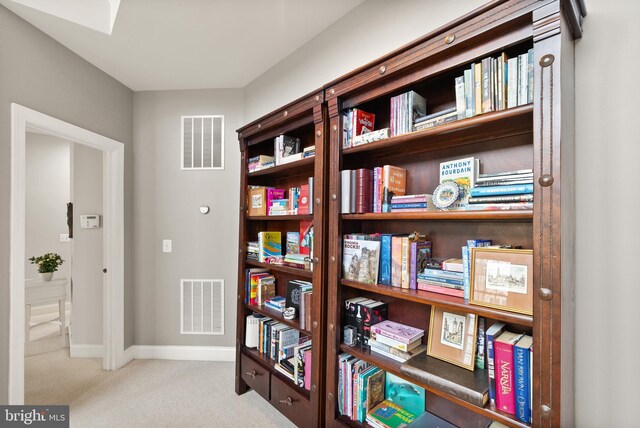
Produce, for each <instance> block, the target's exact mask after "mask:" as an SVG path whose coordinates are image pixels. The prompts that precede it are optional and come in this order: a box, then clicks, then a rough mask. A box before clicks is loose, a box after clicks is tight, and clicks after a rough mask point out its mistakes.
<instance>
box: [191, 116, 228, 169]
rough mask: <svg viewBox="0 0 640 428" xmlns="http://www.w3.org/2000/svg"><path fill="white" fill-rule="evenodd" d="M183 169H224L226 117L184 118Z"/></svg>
mask: <svg viewBox="0 0 640 428" xmlns="http://www.w3.org/2000/svg"><path fill="white" fill-rule="evenodd" d="M182 169H183V170H201V169H224V116H182Z"/></svg>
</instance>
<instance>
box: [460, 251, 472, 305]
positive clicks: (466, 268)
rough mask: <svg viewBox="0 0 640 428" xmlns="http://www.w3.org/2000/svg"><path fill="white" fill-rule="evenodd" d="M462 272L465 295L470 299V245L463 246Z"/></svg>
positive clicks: (466, 299) (465, 298)
mask: <svg viewBox="0 0 640 428" xmlns="http://www.w3.org/2000/svg"><path fill="white" fill-rule="evenodd" d="M462 273H463V274H464V279H463V280H462V287H463V291H464V293H463V297H464V300H465V301H468V300H469V292H470V289H471V260H470V257H469V247H467V246H464V247H462Z"/></svg>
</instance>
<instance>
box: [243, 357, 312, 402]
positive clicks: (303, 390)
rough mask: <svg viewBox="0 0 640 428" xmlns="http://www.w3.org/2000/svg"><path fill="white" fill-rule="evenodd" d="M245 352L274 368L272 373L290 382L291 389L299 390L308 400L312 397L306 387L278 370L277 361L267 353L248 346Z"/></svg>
mask: <svg viewBox="0 0 640 428" xmlns="http://www.w3.org/2000/svg"><path fill="white" fill-rule="evenodd" d="M243 352H244V353H245V354H247V355H249V356H250V357H251V358H253V359H254V360H256V361H258V362H260V363H262V364H263V365H265V366H267V367H269V368H270V369H271V370H272V374H271V375H272V376H277V377H278V378H280V379H282V380H283V381H284V382H288V383H289V384H290V385H289V386H290V387H291V389H293V390H294V391H296V392H298V394H300V395H302V396H303V397H305V398H306V399H307V400H308V399H309V398H310V396H311V394H310V392H309V391H307V390H306V389H304V388H301V387H299V386H298V385H296V384H295V383H293V381H292V380H291V379H289V378H288V377H286V376H285V375H284V374H282V373H280V372H279V371H277V370H276V369H275V365H276V362H275V361H274V360H272V359H271V358H269V357H268V356H267V355H265V354H261V353H260V352H258V350H257V349H255V348H247V347H246V346H245V347H244V349H243Z"/></svg>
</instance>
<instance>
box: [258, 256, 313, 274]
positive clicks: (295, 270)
mask: <svg viewBox="0 0 640 428" xmlns="http://www.w3.org/2000/svg"><path fill="white" fill-rule="evenodd" d="M246 264H247V265H249V266H255V267H261V268H265V269H270V270H272V271H274V272H286V273H289V274H291V275H295V276H301V277H304V278H312V277H313V272H312V271H310V270H306V269H300V268H294V267H290V266H284V265H274V264H271V263H262V262H259V261H257V260H249V259H247V260H246Z"/></svg>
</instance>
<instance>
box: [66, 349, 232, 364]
mask: <svg viewBox="0 0 640 428" xmlns="http://www.w3.org/2000/svg"><path fill="white" fill-rule="evenodd" d="M103 349H104V348H103V346H102V345H71V346H70V347H69V353H70V355H71V357H73V358H102V357H103V355H104V350H103ZM123 359H124V361H123V365H124V364H127V363H129V362H130V361H131V360H183V361H235V359H236V348H234V347H233V346H148V345H133V346H130V347H128V348H127V349H125V351H124V355H123Z"/></svg>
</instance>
